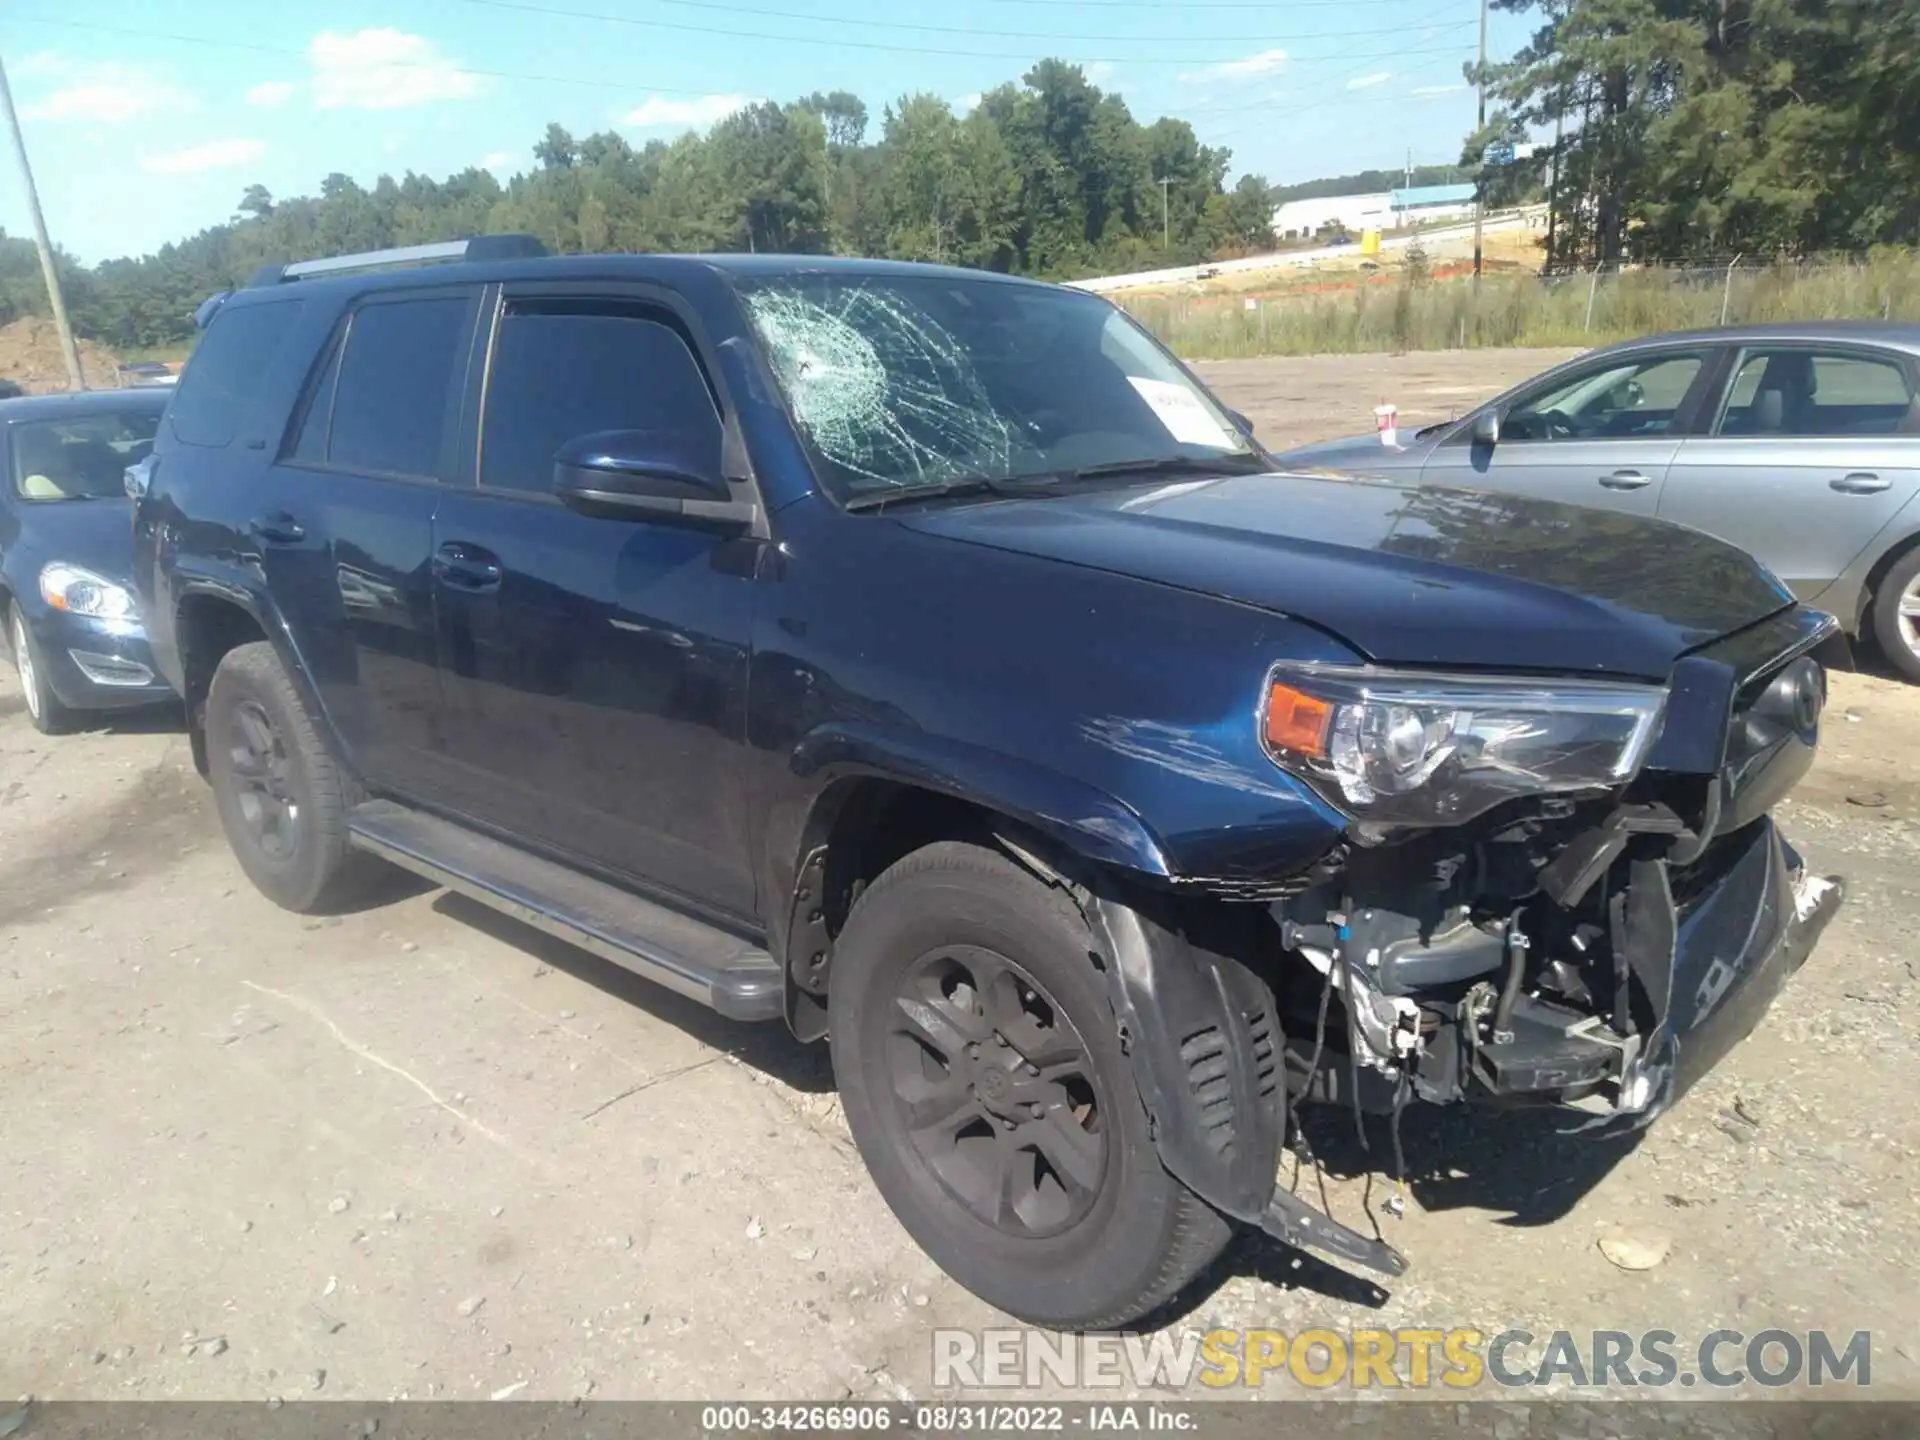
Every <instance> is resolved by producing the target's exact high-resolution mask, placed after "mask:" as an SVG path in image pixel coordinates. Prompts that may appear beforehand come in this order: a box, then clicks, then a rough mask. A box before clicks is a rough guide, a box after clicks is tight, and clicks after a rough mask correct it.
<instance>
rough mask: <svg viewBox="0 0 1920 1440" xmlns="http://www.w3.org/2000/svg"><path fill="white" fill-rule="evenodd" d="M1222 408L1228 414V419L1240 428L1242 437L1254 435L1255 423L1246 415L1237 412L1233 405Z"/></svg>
mask: <svg viewBox="0 0 1920 1440" xmlns="http://www.w3.org/2000/svg"><path fill="white" fill-rule="evenodd" d="M1220 408H1221V409H1223V410H1225V411H1226V412H1227V418H1228V419H1229V420H1231V421H1233V423H1234V424H1235V425H1237V426H1239V427H1240V433H1241V434H1242V435H1252V434H1253V421H1251V420H1249V419H1248V418H1247V417H1246V416H1245V415H1243V414H1241V413H1240V412H1239V411H1238V410H1235V409H1234V408H1233V407H1232V406H1231V405H1223V406H1221V407H1220Z"/></svg>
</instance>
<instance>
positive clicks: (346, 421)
mask: <svg viewBox="0 0 1920 1440" xmlns="http://www.w3.org/2000/svg"><path fill="white" fill-rule="evenodd" d="M470 308H471V307H470V304H469V301H468V298H467V297H466V296H465V295H459V296H436V297H434V298H433V299H430V300H398V301H394V302H392V303H390V304H376V305H367V306H363V307H362V308H361V309H360V310H359V311H357V312H356V313H355V315H354V317H353V322H352V324H351V325H350V326H349V327H348V330H347V348H346V351H345V353H344V355H343V356H342V358H341V362H340V377H339V380H338V381H337V382H336V383H335V386H334V397H333V425H332V428H331V430H330V433H329V438H328V442H327V455H326V458H327V463H328V464H330V465H338V466H340V467H341V468H343V469H347V470H365V471H369V472H373V473H377V474H388V475H438V474H439V473H440V472H441V460H442V454H443V450H444V446H445V441H446V437H447V430H448V422H447V416H448V411H449V410H450V409H451V407H452V404H453V400H454V382H455V376H456V373H457V372H458V370H459V368H460V367H459V362H460V360H462V359H463V358H464V356H465V343H464V342H465V340H466V336H467V317H468V312H469V310H470Z"/></svg>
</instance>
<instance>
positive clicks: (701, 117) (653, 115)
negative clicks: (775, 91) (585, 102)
mask: <svg viewBox="0 0 1920 1440" xmlns="http://www.w3.org/2000/svg"><path fill="white" fill-rule="evenodd" d="M758 103H759V102H758V101H756V100H755V99H754V98H753V97H752V96H750V95H696V96H695V97H694V98H693V99H691V100H669V99H667V98H666V97H665V96H663V95H653V96H649V97H648V98H647V99H646V100H645V101H643V102H642V103H641V104H640V106H639V108H638V109H635V110H630V111H628V112H627V113H626V114H625V115H624V116H622V117H621V120H620V123H621V124H622V125H631V126H633V127H634V128H635V129H636V130H650V129H657V128H661V127H665V126H669V125H672V126H694V127H699V126H703V125H711V124H713V123H714V121H716V120H724V119H726V118H727V116H729V115H731V114H733V112H734V111H736V110H744V109H746V107H747V106H749V105H754V104H758Z"/></svg>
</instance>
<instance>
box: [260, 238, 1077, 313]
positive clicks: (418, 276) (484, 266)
mask: <svg viewBox="0 0 1920 1440" xmlns="http://www.w3.org/2000/svg"><path fill="white" fill-rule="evenodd" d="M485 238H492V239H506V238H508V237H485ZM415 248H416V249H417V250H427V249H437V248H439V247H415ZM489 248H491V247H489ZM502 248H506V247H502ZM382 253H384V254H387V255H393V256H399V255H401V254H404V253H405V252H400V251H393V252H382ZM344 258H364V259H365V260H366V261H367V262H368V264H369V265H381V266H382V267H383V268H379V269H372V268H368V269H351V270H346V269H343V270H342V271H341V272H340V273H337V274H315V275H313V276H312V278H306V277H303V276H300V275H288V274H286V273H285V272H286V270H287V268H288V267H285V266H270V267H268V268H267V269H265V270H262V271H260V272H259V273H258V274H257V275H255V276H254V278H253V279H252V280H251V281H249V282H248V284H247V286H246V287H245V288H244V289H241V290H236V291H234V292H233V293H232V295H231V296H230V297H229V298H228V301H227V303H229V304H232V303H237V302H252V301H255V300H264V299H268V298H270V297H273V296H276V295H285V294H289V293H299V294H316V295H338V294H341V293H343V292H345V293H350V294H356V295H357V294H364V293H366V292H368V291H374V290H387V289H404V288H409V287H413V286H417V285H419V284H420V283H421V282H422V277H423V276H427V277H431V280H432V281H433V282H436V283H440V282H444V283H447V284H458V283H460V282H462V281H466V282H469V283H479V282H483V281H501V280H556V279H557V280H565V279H576V278H577V279H595V280H640V281H646V280H651V281H656V282H661V283H668V284H670V283H673V282H675V281H685V280H688V279H691V278H693V277H695V276H700V277H712V276H715V275H722V276H740V277H748V276H755V277H758V276H768V275H802V274H821V273H826V274H840V275H870V276H876V277H877V276H906V275H921V276H948V277H950V278H952V279H956V280H973V281H987V282H992V283H996V284H1004V285H1034V286H1038V285H1043V284H1044V282H1042V281H1037V280H1028V279H1025V278H1023V277H1020V276H1015V275H1002V274H1000V273H999V272H997V271H992V270H970V269H966V268H963V267H960V266H955V265H932V264H925V263H922V262H919V261H909V260H868V259H859V258H853V257H847V256H838V255H727V254H718V255H658V254H643V255H610V254H602V255H529V254H528V253H527V252H526V251H525V250H519V251H518V253H517V254H509V255H505V256H502V257H501V258H481V259H474V260H451V261H446V262H442V263H433V264H407V263H393V262H391V261H387V260H383V259H380V258H378V257H376V256H367V257H344Z"/></svg>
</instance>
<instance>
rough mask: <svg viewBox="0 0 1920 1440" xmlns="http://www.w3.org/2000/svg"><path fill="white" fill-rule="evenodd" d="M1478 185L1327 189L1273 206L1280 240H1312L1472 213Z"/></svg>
mask: <svg viewBox="0 0 1920 1440" xmlns="http://www.w3.org/2000/svg"><path fill="white" fill-rule="evenodd" d="M1473 196H1474V187H1473V186H1472V185H1471V184H1465V185H1415V186H1411V187H1403V188H1401V189H1398V190H1383V191H1380V192H1378V193H1376V194H1372V195H1325V196H1319V197H1316V198H1314V199H1311V200H1289V201H1287V203H1286V204H1284V205H1282V206H1280V208H1279V209H1277V210H1275V211H1274V212H1273V234H1274V238H1275V239H1276V240H1311V239H1312V238H1313V237H1314V236H1316V235H1320V234H1324V233H1326V232H1328V231H1345V232H1346V233H1348V234H1352V235H1358V234H1360V233H1361V232H1362V231H1365V230H1406V229H1410V228H1412V227H1413V226H1416V225H1433V224H1440V223H1443V222H1447V221H1454V220H1465V219H1471V218H1472V216H1473Z"/></svg>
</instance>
